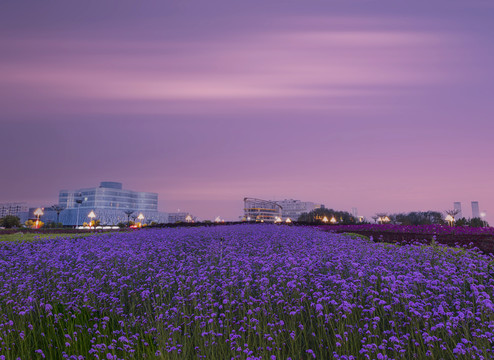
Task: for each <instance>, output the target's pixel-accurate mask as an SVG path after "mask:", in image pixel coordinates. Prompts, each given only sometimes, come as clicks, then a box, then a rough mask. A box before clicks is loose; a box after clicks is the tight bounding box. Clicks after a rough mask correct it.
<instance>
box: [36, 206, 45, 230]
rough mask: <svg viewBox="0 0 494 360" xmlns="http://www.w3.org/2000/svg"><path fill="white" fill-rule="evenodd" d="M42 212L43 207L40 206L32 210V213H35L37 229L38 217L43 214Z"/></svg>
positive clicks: (37, 226) (37, 227)
mask: <svg viewBox="0 0 494 360" xmlns="http://www.w3.org/2000/svg"><path fill="white" fill-rule="evenodd" d="M43 214H44V213H43V209H41V208H37V209H36V210H34V215H36V225H35V227H36V229H39V217H40V216H43Z"/></svg>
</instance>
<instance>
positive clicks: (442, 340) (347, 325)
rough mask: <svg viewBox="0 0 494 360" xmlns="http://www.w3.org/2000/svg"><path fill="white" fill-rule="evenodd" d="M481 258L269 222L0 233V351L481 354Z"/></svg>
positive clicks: (92, 355) (489, 326)
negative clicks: (18, 236) (96, 232)
mask: <svg viewBox="0 0 494 360" xmlns="http://www.w3.org/2000/svg"><path fill="white" fill-rule="evenodd" d="M491 268H492V263H491V262H490V258H489V257H487V256H483V255H479V254H477V253H474V252H470V251H458V250H452V249H447V248H443V247H436V246H432V247H430V246H421V245H408V246H393V245H388V244H376V243H371V242H368V241H365V240H361V239H352V238H349V237H345V236H342V235H337V234H332V233H327V232H322V231H318V230H316V229H313V228H298V227H286V226H269V225H238V226H225V227H214V228H188V229H162V230H146V231H139V232H133V233H128V234H125V233H120V234H113V235H100V236H95V237H87V238H83V239H56V240H41V241H38V242H32V243H0V338H1V339H0V359H3V357H5V359H17V357H20V358H21V359H31V358H32V359H41V358H47V359H58V358H64V357H65V358H73V359H83V358H87V359H96V358H99V359H127V358H139V359H142V358H163V359H175V358H177V359H178V358H183V359H188V358H207V359H229V358H241V359H261V358H262V359H270V360H272V359H287V358H291V359H312V358H318V359H328V358H336V359H413V358H416V359H423V358H427V357H430V358H434V359H453V358H461V359H492V358H493V350H492V348H493V342H494V306H493V303H492V301H491V300H492V296H493V295H494V278H493V273H492V270H491Z"/></svg>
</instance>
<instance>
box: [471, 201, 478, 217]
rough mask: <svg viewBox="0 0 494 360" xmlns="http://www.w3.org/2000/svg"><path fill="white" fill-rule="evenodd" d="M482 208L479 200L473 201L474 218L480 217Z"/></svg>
mask: <svg viewBox="0 0 494 360" xmlns="http://www.w3.org/2000/svg"><path fill="white" fill-rule="evenodd" d="M479 217H480V210H479V202H478V201H472V218H479Z"/></svg>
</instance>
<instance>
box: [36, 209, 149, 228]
mask: <svg viewBox="0 0 494 360" xmlns="http://www.w3.org/2000/svg"><path fill="white" fill-rule="evenodd" d="M34 215H36V224H35V226H36V229H38V228H39V217H40V216H43V215H44V212H43V209H41V208H37V209H36V210H34ZM87 217H88V218H90V219H91V221H90V222H89V227H91V224H92V223H93V219H94V218H95V217H96V214H95V213H94V210H91V212H90V213H89V214H88V216H87ZM137 219H139V226H138V227H141V226H142V220H144V215H142V213H140V214H139V216H138V217H137Z"/></svg>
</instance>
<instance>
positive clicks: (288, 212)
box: [276, 199, 324, 221]
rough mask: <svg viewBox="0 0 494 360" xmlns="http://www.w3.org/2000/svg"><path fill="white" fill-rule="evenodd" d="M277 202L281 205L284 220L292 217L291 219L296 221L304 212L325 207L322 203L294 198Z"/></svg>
mask: <svg viewBox="0 0 494 360" xmlns="http://www.w3.org/2000/svg"><path fill="white" fill-rule="evenodd" d="M276 203H277V204H278V205H280V206H281V216H282V219H283V220H286V219H288V218H290V219H291V220H295V221H296V220H298V218H299V217H300V215H302V214H303V213H309V212H311V211H312V210H315V209H319V208H323V207H324V205H322V204H316V203H313V202H310V201H300V200H294V199H285V200H281V201H276Z"/></svg>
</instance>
